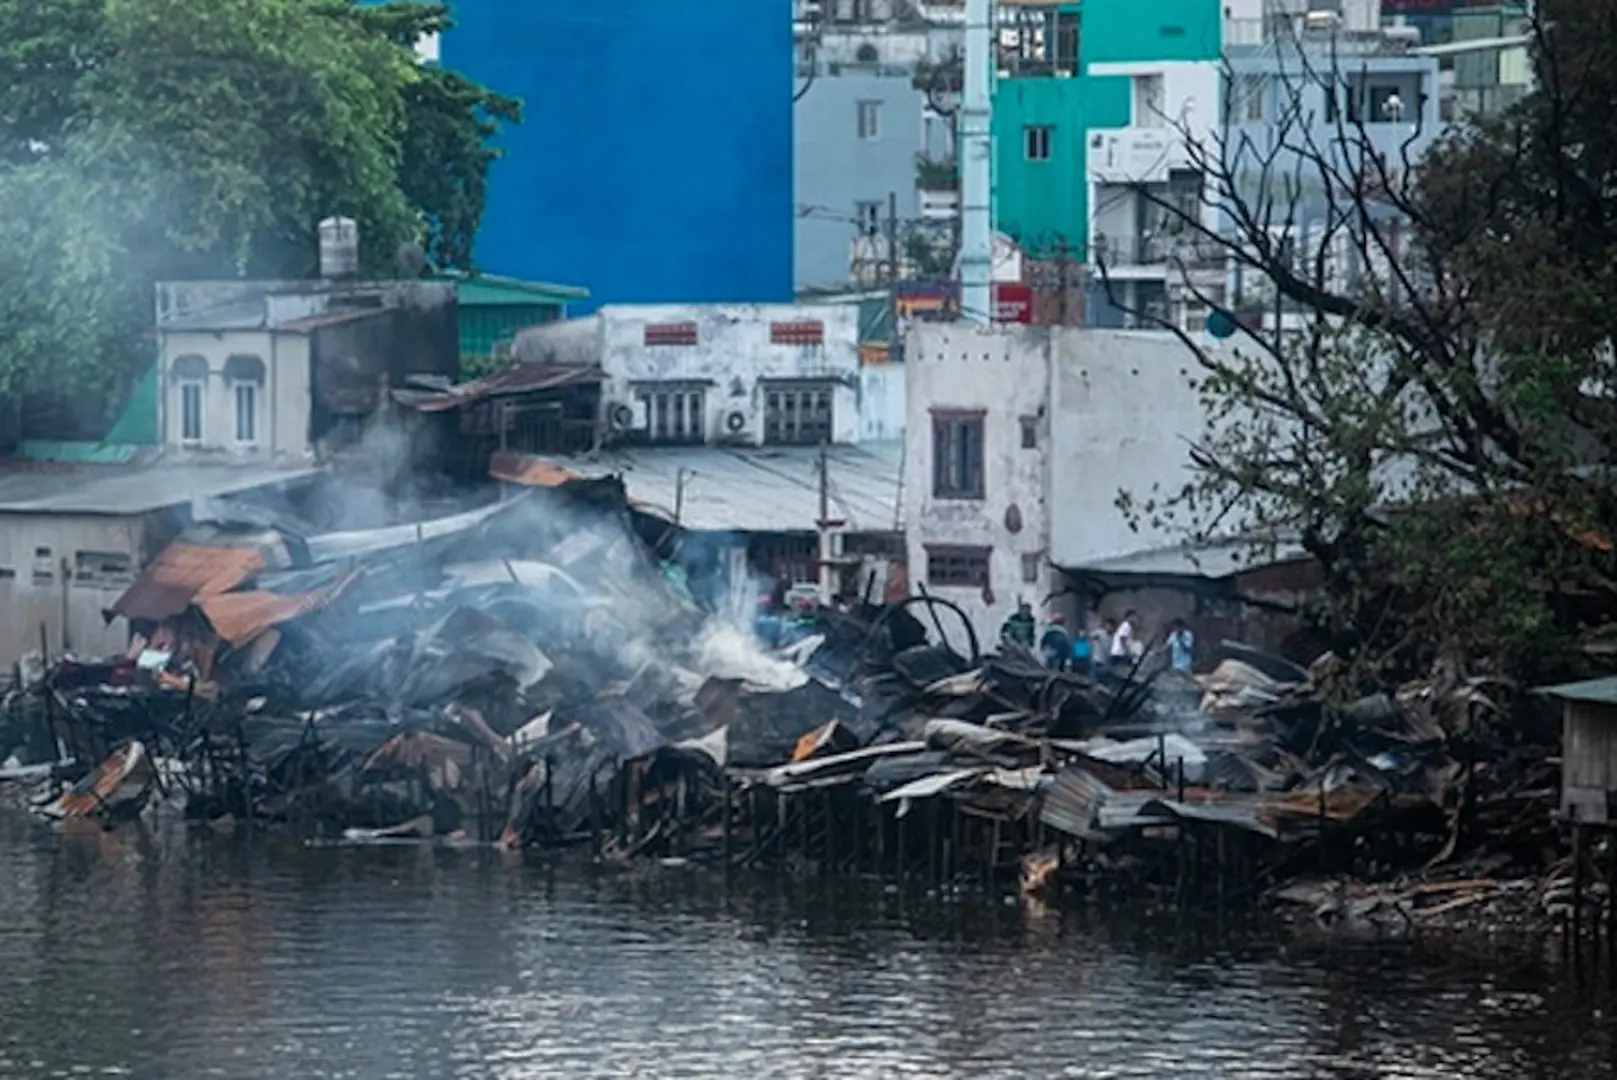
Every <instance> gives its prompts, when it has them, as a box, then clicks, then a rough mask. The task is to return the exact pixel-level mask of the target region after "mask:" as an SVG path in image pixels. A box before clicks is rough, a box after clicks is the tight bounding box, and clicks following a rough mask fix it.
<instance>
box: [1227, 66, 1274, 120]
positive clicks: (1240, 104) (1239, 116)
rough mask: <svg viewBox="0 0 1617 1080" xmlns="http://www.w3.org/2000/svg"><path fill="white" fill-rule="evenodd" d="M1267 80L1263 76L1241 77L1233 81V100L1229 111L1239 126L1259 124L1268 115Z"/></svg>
mask: <svg viewBox="0 0 1617 1080" xmlns="http://www.w3.org/2000/svg"><path fill="white" fill-rule="evenodd" d="M1268 90H1269V80H1268V78H1267V77H1266V76H1263V75H1241V76H1239V77H1237V78H1236V80H1235V92H1234V98H1235V100H1234V101H1233V102H1231V105H1232V108H1231V109H1230V111H1231V112H1232V113H1233V114H1234V116H1235V120H1236V122H1237V123H1240V124H1261V123H1263V122H1264V118H1265V117H1266V116H1267V115H1268V111H1269V110H1268V109H1267V108H1266V105H1267V96H1268Z"/></svg>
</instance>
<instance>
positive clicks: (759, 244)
mask: <svg viewBox="0 0 1617 1080" xmlns="http://www.w3.org/2000/svg"><path fill="white" fill-rule="evenodd" d="M454 22H455V25H454V28H453V29H452V30H450V31H448V32H447V33H445V34H443V35H442V39H441V41H440V42H439V44H438V52H439V55H440V57H441V59H442V62H443V64H444V65H445V66H447V67H450V68H453V69H455V70H457V71H461V72H464V73H465V74H466V75H467V76H468V77H470V78H472V79H476V80H477V81H479V82H481V83H484V84H486V85H488V86H490V87H492V88H494V89H496V90H498V91H500V92H501V93H505V94H510V95H513V96H515V97H519V98H521V99H522V100H523V101H524V102H525V103H526V105H527V109H528V118H527V122H526V123H524V124H521V125H518V126H515V127H511V128H509V129H507V131H506V133H505V135H504V136H503V139H502V142H503V147H502V149H503V150H504V152H505V156H504V157H503V158H502V159H501V160H500V161H499V162H498V163H497V164H496V165H495V167H494V169H493V170H492V172H491V174H490V176H489V190H488V205H487V211H486V212H485V214H484V216H483V227H482V231H481V233H480V234H479V236H478V242H477V250H476V257H477V262H478V264H479V265H480V266H481V267H483V268H485V269H487V270H489V271H491V272H497V273H501V274H507V275H510V276H513V277H518V278H523V279H529V280H537V281H576V282H579V283H580V284H582V285H584V286H586V287H587V288H588V289H589V290H590V294H591V295H590V299H589V300H586V301H583V302H581V303H580V304H579V308H578V310H579V311H581V312H587V311H589V310H591V309H592V307H593V306H594V305H596V304H606V303H645V302H665V301H672V302H684V303H717V302H724V303H742V302H769V301H787V300H790V299H791V297H792V228H793V215H792V112H791V110H792V105H791V95H792V10H791V7H790V6H789V5H787V4H786V3H784V2H777V3H769V2H764V3H760V2H759V0H704V2H703V3H669V2H668V0H613V2H611V3H592V4H581V3H559V2H546V3H510V2H509V0H459V2H458V3H456V4H455V5H454Z"/></svg>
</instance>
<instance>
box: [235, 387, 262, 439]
mask: <svg viewBox="0 0 1617 1080" xmlns="http://www.w3.org/2000/svg"><path fill="white" fill-rule="evenodd" d="M235 390H236V441H237V442H239V443H255V442H257V441H258V385H257V384H256V383H248V382H239V383H236V384H235Z"/></svg>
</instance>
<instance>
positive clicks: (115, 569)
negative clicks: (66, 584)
mask: <svg viewBox="0 0 1617 1080" xmlns="http://www.w3.org/2000/svg"><path fill="white" fill-rule="evenodd" d="M134 580H135V565H134V562H133V560H131V559H130V557H129V556H128V555H126V554H125V553H124V552H121V551H78V552H74V554H73V581H74V582H75V583H76V584H79V585H84V586H88V587H94V588H102V589H123V588H128V587H129V586H130V585H131V584H133V583H134Z"/></svg>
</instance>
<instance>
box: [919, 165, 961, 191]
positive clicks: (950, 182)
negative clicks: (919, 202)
mask: <svg viewBox="0 0 1617 1080" xmlns="http://www.w3.org/2000/svg"><path fill="white" fill-rule="evenodd" d="M915 186H916V187H917V188H918V189H920V190H921V191H957V190H959V188H960V168H959V166H958V165H957V164H956V163H955V160H954V159H953V158H949V159H947V160H945V161H933V160H932V159H930V158H926V157H918V158H916V160H915Z"/></svg>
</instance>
